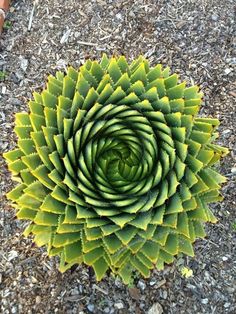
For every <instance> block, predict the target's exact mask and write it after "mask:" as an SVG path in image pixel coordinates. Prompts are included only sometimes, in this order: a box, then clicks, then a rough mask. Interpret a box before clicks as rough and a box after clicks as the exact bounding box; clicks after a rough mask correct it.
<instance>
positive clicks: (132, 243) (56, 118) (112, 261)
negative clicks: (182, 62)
mask: <svg viewBox="0 0 236 314" xmlns="http://www.w3.org/2000/svg"><path fill="white" fill-rule="evenodd" d="M201 97H202V94H201V93H200V92H199V90H198V87H196V86H192V87H188V88H186V86H185V83H178V76H177V75H176V74H173V75H170V73H169V69H168V68H165V69H162V66H161V65H159V64H158V65H157V66H155V67H150V65H149V63H148V61H147V60H146V59H144V58H143V57H142V56H140V57H139V58H138V59H136V60H134V61H133V62H132V63H131V64H128V63H127V61H126V59H125V57H123V56H121V57H118V58H111V59H108V58H107V56H106V55H104V56H103V57H102V59H101V61H100V63H98V62H97V61H91V60H88V61H87V62H86V63H85V64H84V65H83V66H81V67H80V69H79V71H76V70H75V69H74V68H72V67H69V68H68V70H67V73H66V75H65V74H63V73H61V72H57V74H56V76H55V77H53V76H51V75H50V76H49V78H48V83H47V87H46V89H45V90H44V91H43V92H42V93H40V94H39V93H34V100H32V101H30V102H29V113H26V112H22V113H17V114H16V121H15V124H16V126H15V132H16V134H17V136H18V146H17V148H16V149H14V150H12V151H10V152H8V153H6V154H5V158H6V159H7V161H8V163H9V170H10V171H11V172H12V174H13V178H14V179H15V180H17V181H18V182H19V184H18V185H17V187H16V188H14V189H13V190H12V191H11V192H10V193H9V194H8V197H9V199H11V200H12V201H13V202H14V203H15V206H16V207H17V208H18V212H17V217H18V218H19V219H27V220H30V221H31V223H30V225H29V226H28V227H27V229H26V231H25V234H26V235H28V234H30V233H32V234H33V235H34V236H35V238H34V239H35V242H36V244H37V245H39V246H43V245H46V246H47V250H48V254H49V255H50V256H53V255H59V256H60V270H61V271H65V270H67V269H68V268H70V267H71V266H72V265H74V264H78V263H85V264H87V265H90V266H92V267H93V268H94V271H95V273H96V276H97V279H98V280H100V279H101V278H102V277H103V276H104V274H105V273H106V271H107V270H108V269H110V270H111V271H112V272H113V273H116V274H118V275H119V276H121V277H122V279H123V281H124V282H125V283H128V282H129V281H130V278H131V276H132V272H133V271H134V270H136V271H138V272H139V273H140V274H141V275H142V276H144V277H148V276H149V275H150V270H151V269H153V268H154V267H157V268H158V269H162V268H163V266H164V263H171V262H172V261H173V259H174V256H175V255H176V254H178V253H179V252H181V253H185V254H188V255H190V256H193V254H194V253H193V248H192V243H193V242H194V241H195V239H196V238H198V237H204V236H205V232H204V228H203V223H204V222H207V221H210V222H215V221H216V219H215V217H214V216H213V214H212V213H211V211H210V209H209V208H208V206H207V204H208V203H209V202H213V201H218V200H220V199H221V196H220V193H219V188H220V184H221V183H223V182H225V178H224V177H223V176H221V175H220V174H219V173H217V172H216V171H215V170H214V169H212V167H211V166H212V165H213V164H215V163H216V162H217V161H218V160H219V159H220V157H221V156H222V155H225V154H226V153H227V149H226V148H223V147H220V146H218V145H216V144H213V141H214V140H215V138H216V133H215V129H216V127H217V126H218V124H219V121H218V120H217V119H213V118H200V117H197V113H198V111H199V107H200V103H201Z"/></svg>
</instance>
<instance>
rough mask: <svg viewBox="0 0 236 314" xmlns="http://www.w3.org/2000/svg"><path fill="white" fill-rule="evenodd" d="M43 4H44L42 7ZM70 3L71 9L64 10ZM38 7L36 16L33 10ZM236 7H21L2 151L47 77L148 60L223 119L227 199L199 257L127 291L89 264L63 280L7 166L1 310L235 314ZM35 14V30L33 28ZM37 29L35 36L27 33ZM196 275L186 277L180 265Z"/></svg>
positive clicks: (8, 51) (2, 89)
mask: <svg viewBox="0 0 236 314" xmlns="http://www.w3.org/2000/svg"><path fill="white" fill-rule="evenodd" d="M34 3H35V5H34ZM65 3H66V6H65ZM33 8H34V10H33ZM234 11H235V2H234V1H233V0H225V1H222V0H166V1H163V0H159V1H154V0H126V1H125V0H114V1H112V0H96V1H95V0H91V1H88V0H80V1H76V0H67V1H66V2H65V1H64V0H39V1H33V0H22V1H15V2H13V7H12V8H11V11H10V13H9V15H8V23H7V28H8V29H7V30H5V32H4V33H3V35H2V38H1V39H0V134H1V137H0V149H1V151H7V150H9V149H10V148H12V147H13V146H14V141H15V137H14V135H13V132H12V127H13V121H14V117H13V114H14V113H15V112H18V111H21V110H25V109H26V108H27V106H26V104H27V100H28V99H29V98H30V97H31V94H32V91H33V90H35V89H36V90H40V88H42V86H43V84H44V83H43V82H44V81H45V79H46V77H47V75H48V74H49V73H55V70H56V69H61V68H62V69H63V68H64V67H65V65H67V64H72V65H73V66H75V67H78V66H79V65H80V64H81V62H83V61H84V60H85V59H86V58H88V57H91V58H100V56H101V53H102V52H106V53H107V54H108V55H113V54H125V55H126V56H127V57H128V59H130V60H131V59H132V58H134V57H135V56H137V55H139V54H140V53H143V54H144V55H145V56H146V57H148V58H149V60H150V61H151V62H152V63H153V64H155V63H158V62H161V63H163V64H165V65H169V66H170V67H171V69H172V71H176V72H178V73H180V74H181V78H182V79H187V80H188V82H190V83H196V84H198V85H200V86H201V88H202V90H203V92H204V93H205V98H204V103H203V108H202V114H203V115H205V114H208V115H214V116H215V117H218V118H219V119H220V121H221V126H220V133H221V137H220V140H219V142H220V144H223V145H225V146H227V147H229V148H230V154H229V155H228V156H227V157H226V158H225V159H224V160H223V161H222V163H221V169H222V172H223V173H224V174H225V175H226V176H227V177H228V179H229V180H228V183H227V184H226V185H225V186H224V187H223V194H224V196H225V200H224V202H223V203H221V204H215V205H213V206H212V208H213V211H214V212H215V214H216V216H217V217H218V218H219V223H218V224H216V225H214V226H212V225H209V226H208V227H207V231H208V237H207V238H206V239H205V240H199V241H197V242H196V245H195V250H196V257H195V258H186V257H179V258H178V259H177V260H176V262H175V263H174V264H173V265H171V266H168V267H166V269H165V270H164V271H161V272H157V271H153V274H152V277H151V279H149V280H138V279H136V280H135V281H134V284H133V285H132V286H131V287H125V286H124V285H123V284H122V283H121V282H120V281H119V280H118V279H117V278H113V277H107V278H105V279H104V280H103V281H102V282H100V283H96V282H95V279H94V276H93V275H91V274H90V273H89V272H88V270H87V269H86V268H85V267H81V266H80V267H78V268H77V269H74V270H70V271H67V272H66V273H65V274H60V273H59V272H58V270H57V264H58V260H57V259H56V258H55V259H48V258H47V256H46V254H45V251H44V249H39V248H37V247H35V246H34V245H33V244H32V242H31V239H25V238H23V237H22V235H21V233H22V230H23V227H24V226H25V223H24V222H19V221H17V220H16V219H15V212H14V210H13V209H12V208H11V207H10V206H9V204H8V203H7V201H6V200H5V198H4V194H5V192H7V191H9V190H10V188H11V187H12V183H11V181H10V176H9V173H8V171H7V168H6V165H5V162H4V161H3V160H2V159H1V160H0V165H1V180H0V187H1V196H2V200H1V203H0V204H1V205H0V206H1V211H0V229H1V234H2V236H1V237H2V239H1V243H2V244H1V247H0V290H1V295H0V303H1V310H0V312H2V313H4V314H5V313H6V314H7V313H80V314H82V313H136V314H139V313H151V312H148V310H149V309H150V308H151V307H152V306H153V304H157V305H156V308H158V309H156V312H155V311H153V312H152V313H156V314H158V313H161V311H162V310H163V311H164V313H174V314H176V313H177V314H178V313H191V314H195V313H209V314H213V313H220V314H221V313H235V311H236V301H235V295H236V293H235V286H236V285H235V277H236V276H235V275H236V271H235V270H236V265H235V239H236V211H235V195H234V194H233V192H235V178H236V168H235V167H236V163H235V154H236V153H235V148H236V147H235V125H236V121H235V116H236V113H235V107H236V104H235V97H236V86H235V83H234V79H235V74H234V70H235V65H236V55H235V54H234V52H235V50H234V49H235V44H236V42H235V37H234V36H235V29H234V27H235V20H234V17H235V12H234ZM31 16H33V19H32V24H31V23H29V21H30V20H31V19H30V17H31ZM28 28H29V29H30V30H28ZM183 265H184V266H187V267H190V268H191V269H192V270H193V277H191V278H188V279H186V278H183V277H182V276H181V273H180V267H181V266H183Z"/></svg>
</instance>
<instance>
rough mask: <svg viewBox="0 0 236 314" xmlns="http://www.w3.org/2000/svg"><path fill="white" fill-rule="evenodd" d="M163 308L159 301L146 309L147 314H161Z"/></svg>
mask: <svg viewBox="0 0 236 314" xmlns="http://www.w3.org/2000/svg"><path fill="white" fill-rule="evenodd" d="M162 313H163V308H162V306H161V304H160V303H158V302H157V303H154V304H153V306H152V307H151V308H150V309H149V310H148V314H162Z"/></svg>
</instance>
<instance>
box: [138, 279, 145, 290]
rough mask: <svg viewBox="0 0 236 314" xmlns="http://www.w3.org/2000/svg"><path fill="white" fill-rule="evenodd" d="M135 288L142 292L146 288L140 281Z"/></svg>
mask: <svg viewBox="0 0 236 314" xmlns="http://www.w3.org/2000/svg"><path fill="white" fill-rule="evenodd" d="M137 287H138V288H140V289H141V290H142V291H144V290H145V288H146V284H145V282H143V281H142V280H139V281H138V284H137Z"/></svg>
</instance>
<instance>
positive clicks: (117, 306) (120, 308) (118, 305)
mask: <svg viewBox="0 0 236 314" xmlns="http://www.w3.org/2000/svg"><path fill="white" fill-rule="evenodd" d="M114 307H115V308H116V309H118V310H122V309H123V308H124V304H123V303H122V302H117V303H115V304H114Z"/></svg>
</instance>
